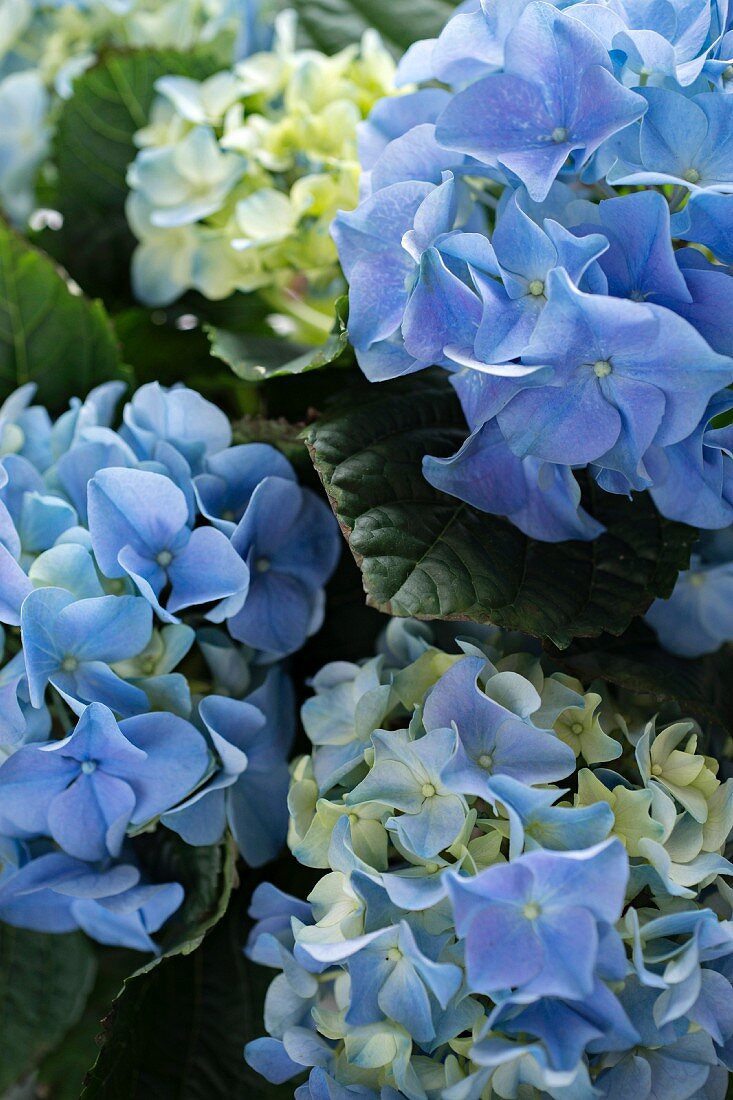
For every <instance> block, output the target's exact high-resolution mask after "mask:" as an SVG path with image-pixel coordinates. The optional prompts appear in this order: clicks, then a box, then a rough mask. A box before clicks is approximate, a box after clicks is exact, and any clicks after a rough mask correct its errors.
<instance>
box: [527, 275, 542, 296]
mask: <svg viewBox="0 0 733 1100" xmlns="http://www.w3.org/2000/svg"><path fill="white" fill-rule="evenodd" d="M529 292H530V294H531V295H532V297H533V298H541V297H542V295H543V294H544V293H545V284H544V283H543V282H542V279H533V280H532V282H531V283H530V284H529Z"/></svg>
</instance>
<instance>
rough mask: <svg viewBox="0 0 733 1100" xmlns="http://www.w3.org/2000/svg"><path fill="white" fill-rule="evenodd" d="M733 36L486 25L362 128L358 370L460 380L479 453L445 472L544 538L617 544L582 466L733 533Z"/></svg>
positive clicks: (701, 13)
mask: <svg viewBox="0 0 733 1100" xmlns="http://www.w3.org/2000/svg"><path fill="white" fill-rule="evenodd" d="M730 35H731V31H730V18H729V16H727V15H726V13H725V11H724V10H723V9H722V8H721V7H720V5H719V4H717V3H715V2H712V0H699V2H697V0H696V2H695V3H688V4H684V3H674V4H667V3H664V4H647V3H636V2H635V0H613V2H612V3H610V4H604V5H600V4H594V3H592V2H591V0H575V2H570V3H566V2H561V0H557V2H545V0H526V2H525V0H522V2H521V3H509V2H508V0H506V2H504V0H496V2H495V3H494V2H492V3H487V2H482V3H481V4H479V5H472V6H465V7H464V6H462V7H461V8H460V9H459V10H458V11H457V12H456V14H455V15H454V16H453V17H452V18H450V19H449V20H448V22H447V24H446V26H445V28H444V29H443V31H442V32H441V34H440V35H439V36H438V38H437V39H433V40H429V41H425V42H418V43H416V44H415V45H413V46H412V47H411V48H410V50H409V51H408V52H407V54H406V55H405V57H404V58H403V60H402V62H401V63H400V65H399V67H398V72H397V83H398V85H400V86H401V87H402V88H403V89H404V91H405V94H404V95H403V96H400V97H397V98H393V99H383V100H382V101H381V102H380V103H378V104H377V105H376V107H375V108H374V111H373V112H372V116H371V118H370V119H369V120H367V122H366V123H365V124H364V125H363V127H362V133H361V143H360V155H361V163H362V168H363V169H364V180H363V186H362V201H361V204H360V206H359V207H357V209H356V210H354V211H344V212H341V213H339V215H338V217H337V218H336V220H335V222H334V226H333V236H334V240H335V241H336V244H337V247H338V250H339V256H340V260H341V264H342V267H343V270H344V273H345V275H346V278H347V281H348V283H349V290H350V306H349V309H350V314H349V333H350V338H351V341H352V343H353V345H354V348H355V351H356V355H357V359H358V361H359V363H360V365H361V368H362V370H363V371H364V373H365V374H366V376H367V377H368V378H369V379H370V380H372V381H382V380H385V379H388V378H394V377H397V376H402V375H406V374H410V373H412V372H415V371H419V370H422V369H424V368H426V367H429V366H433V365H437V366H439V367H442V368H443V369H444V370H446V371H447V372H448V373H449V378H450V382H451V384H452V385H453V386H454V388H455V390H456V392H457V394H458V397H459V399H460V401H461V405H462V407H463V411H464V413H465V416H466V420H467V424H468V430H469V434H468V437H467V439H466V441H465V443H464V444H463V446H462V447H461V448H460V449H459V451H458V452H457V453H456V454H455V455H453V456H452V457H448V458H435V457H432V456H430V455H427V456H425V459H424V465H423V471H424V475H425V477H426V478H427V480H428V481H430V482H431V484H433V485H434V486H436V487H437V488H439V489H440V490H442V491H443V492H445V493H449V494H451V495H453V496H456V497H458V498H460V499H461V500H465V501H466V502H468V503H469V504H471V505H473V506H474V507H476V508H479V509H481V510H483V511H486V512H490V513H493V514H495V515H499V516H504V517H506V518H507V519H508V520H509V521H510V522H512V523H514V524H515V525H516V526H517V527H519V528H520V529H521V530H522V531H524V532H525V533H526V534H528V535H530V536H531V537H533V538H537V539H543V540H547V541H552V542H558V541H562V540H565V539H582V540H586V541H587V540H591V539H594V538H596V537H597V536H598V535H599V534H600V533H601V531H602V530H603V528H602V526H601V525H600V524H599V523H597V522H596V521H595V520H594V519H593V518H592V517H591V516H589V515H588V514H587V513H586V512H585V511H584V510H583V508H582V506H581V492H580V483H579V482H578V479H577V475H578V471H580V470H584V471H586V473H585V474H584V477H585V478H588V477H591V478H594V479H595V480H596V481H597V482H598V484H599V486H600V487H601V488H602V489H604V490H605V491H607V492H611V493H617V494H621V495H625V496H630V495H631V493H632V492H633V491H640V490H648V491H649V492H650V493H651V495H652V497H653V499H654V502H655V504H656V506H657V508H658V509H659V510H660V511H661V512H662V514H663V515H665V516H667V517H669V518H671V519H675V520H681V521H684V522H688V523H690V524H693V525H696V526H700V527H702V528H704V529H708V530H718V529H721V528H723V527H726V526H727V525H728V524H729V523H731V521H732V520H733V514H732V513H731V505H730V497H731V489H730V469H729V465H730V464H729V462H728V442H727V438H726V429H725V428H721V427H720V424H719V422H717V415H718V413H719V412H721V411H722V407H723V405H724V404H725V401H726V397H725V393H726V388H727V387H728V386H729V385H730V384H731V382H733V328H732V327H731V323H730V318H731V317H732V316H733V289H732V288H733V282H732V281H731V275H730V270H729V267H728V266H727V265H729V264H730V262H731V258H732V257H733V253H731V251H730V242H729V238H730V229H731V225H732V224H733V222H732V221H731V219H732V218H733V214H732V213H731V209H732V206H731V203H732V202H733V199H732V197H731V196H732V195H733V160H732V159H731V149H730V145H731V143H730V140H729V134H730V129H731V126H730V115H731V107H730V104H731V99H730V96H729V95H728V94H727V90H729V85H730V81H729V80H728V79H727V77H726V78H725V79H723V78H722V76H721V74H722V73H724V72H728V67H729V62H730V57H729V55H730V53H731V48H730ZM632 187H633V188H640V189H641V190H637V191H632V190H630V189H631V188H632ZM683 242H686V243H687V245H688V247H675V246H679V245H681V244H682V243H683ZM703 250H704V251H703Z"/></svg>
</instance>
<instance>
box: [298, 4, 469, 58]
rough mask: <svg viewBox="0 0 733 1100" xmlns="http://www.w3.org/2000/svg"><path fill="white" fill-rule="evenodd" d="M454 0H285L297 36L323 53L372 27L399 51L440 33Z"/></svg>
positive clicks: (356, 38) (340, 45)
mask: <svg viewBox="0 0 733 1100" xmlns="http://www.w3.org/2000/svg"><path fill="white" fill-rule="evenodd" d="M457 3H458V0H288V3H287V4H286V5H285V6H286V7H292V8H295V10H296V11H297V13H298V20H299V29H300V33H301V36H303V37H304V38H305V39H306V40H307V42H308V43H309V44H310V45H312V46H315V47H316V48H317V49H319V50H324V51H325V52H326V53H336V51H337V50H341V49H343V48H344V47H345V46H349V45H352V44H353V43H354V42H358V40H359V38H360V37H361V35H362V34H363V33H364V31H365V30H368V29H369V28H370V27H374V28H376V30H378V31H379V33H380V34H381V35H382V38H383V39H384V41H385V42H386V43H387V45H389V46H392V47H394V49H395V52H398V53H402V52H403V51H404V50H406V49H407V47H408V46H410V45H412V43H413V42H416V41H418V39H421V38H433V37H435V36H436V35H438V34H439V33H440V31H441V30H442V28H443V26H444V25H445V23H446V21H447V20H448V18H449V17H450V16H451V15H452V14H453V12H454V11H455V9H456V6H457Z"/></svg>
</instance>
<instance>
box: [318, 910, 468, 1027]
mask: <svg viewBox="0 0 733 1100" xmlns="http://www.w3.org/2000/svg"><path fill="white" fill-rule="evenodd" d="M304 953H305V954H306V955H310V956H311V957H312V958H313V959H314V960H315V961H316V962H318V963H339V962H343V961H344V960H345V959H348V960H349V975H350V977H351V984H352V990H353V994H352V1000H351V1007H350V1008H349V1012H348V1015H347V1021H348V1023H350V1024H353V1025H355V1026H356V1027H360V1026H363V1025H368V1024H376V1023H379V1021H380V1020H382V1019H384V1017H387V1019H391V1020H395V1021H396V1022H397V1023H398V1024H402V1026H403V1027H406V1028H409V1030H410V1031H411V1032H412V1034H414V1035H415V1037H416V1038H417V1039H418V1040H419V1041H420V1042H423V1043H429V1042H430V1041H431V1040H432V1039H433V1038H434V1037H435V1031H436V1029H435V1022H434V1016H435V1014H436V1008H437V1006H438V1005H440V1006H441V1007H443V1008H445V1007H446V1005H447V1004H448V1003H449V1002H450V1000H451V998H452V997H453V996H454V994H455V993H456V992H457V991H458V989H459V987H460V985H461V982H462V980H463V978H462V974H461V971H460V970H459V968H458V967H457V966H455V965H454V964H453V963H450V962H445V963H440V962H433V961H432V959H431V958H429V957H428V956H426V955H424V954H423V953H422V951H421V950H420V948H419V946H418V944H417V942H416V940H415V936H414V935H413V933H412V931H411V930H410V926H409V924H407V922H406V921H402V922H401V923H400V924H399V925H398V926H397V927H395V928H385V929H379V930H377V931H375V932H368V933H367V934H366V935H364V936H361V937H359V938H357V939H352V940H347V941H346V942H345V943H341V944H326V945H321V944H312V945H309V946H308V947H306V948H305V949H304Z"/></svg>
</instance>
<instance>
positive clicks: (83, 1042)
mask: <svg viewBox="0 0 733 1100" xmlns="http://www.w3.org/2000/svg"><path fill="white" fill-rule="evenodd" d="M96 953H97V980H96V981H95V983H94V988H93V989H92V991H91V993H90V994H89V997H88V999H87V1003H86V1007H85V1008H84V1012H83V1014H82V1016H81V1017H80V1019H79V1020H78V1021H77V1022H76V1023H75V1024H74V1026H73V1027H72V1028H70V1030H69V1031H68V1032H67V1033H66V1035H64V1037H63V1041H62V1042H60V1043H58V1044H57V1045H56V1047H55V1049H54V1050H53V1051H52V1052H51V1053H50V1054H49V1055H48V1056H47V1057H46V1058H44V1060H43V1062H42V1063H41V1065H40V1066H39V1068H38V1084H39V1086H40V1087H39V1089H38V1095H39V1096H40V1095H41V1094H42V1095H43V1096H47V1097H49V1100H79V1093H80V1092H81V1087H82V1083H83V1081H84V1077H85V1076H86V1072H87V1070H88V1069H89V1067H90V1066H91V1065H92V1063H93V1062H94V1060H95V1058H96V1057H97V1054H98V1053H99V1047H98V1045H97V1037H98V1035H99V1034H100V1032H101V1030H102V1023H101V1021H102V1019H103V1018H104V1017H105V1016H106V1015H107V1013H108V1011H109V1006H110V1005H111V1004H112V1001H113V1000H114V998H115V997H116V995H117V993H118V992H119V990H120V987H121V986H122V983H123V982H124V980H125V978H126V977H128V975H130V974H132V973H133V971H135V970H136V969H137V967H138V966H139V964H140V955H139V953H138V952H137V951H126V950H123V949H122V948H120V947H105V948H99V947H98V948H97V952H96Z"/></svg>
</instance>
